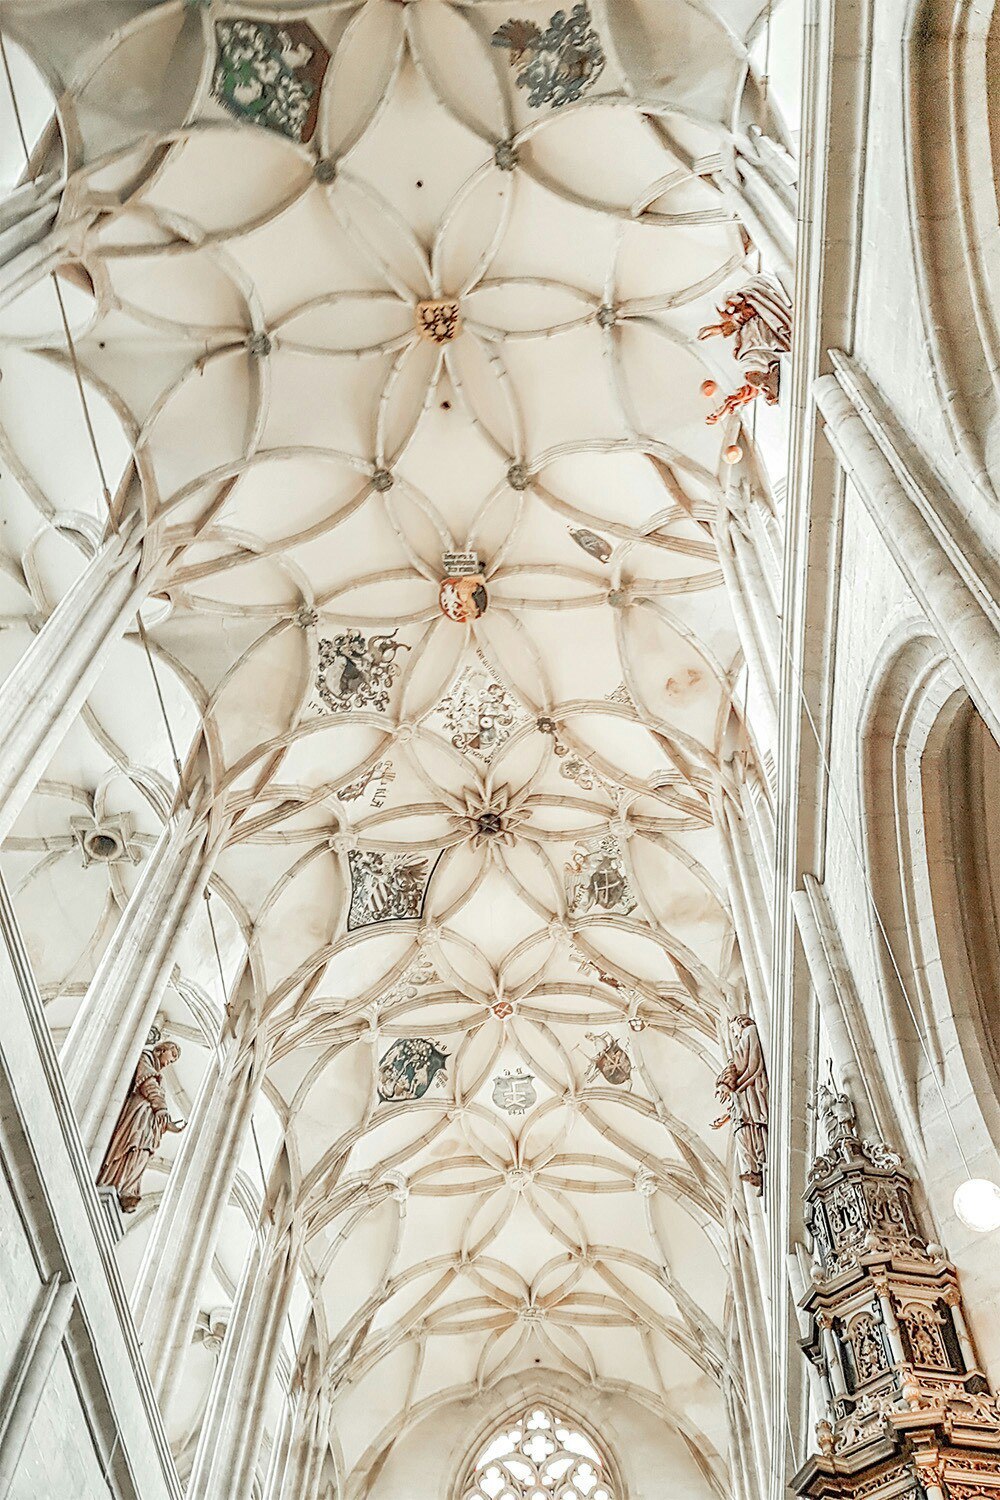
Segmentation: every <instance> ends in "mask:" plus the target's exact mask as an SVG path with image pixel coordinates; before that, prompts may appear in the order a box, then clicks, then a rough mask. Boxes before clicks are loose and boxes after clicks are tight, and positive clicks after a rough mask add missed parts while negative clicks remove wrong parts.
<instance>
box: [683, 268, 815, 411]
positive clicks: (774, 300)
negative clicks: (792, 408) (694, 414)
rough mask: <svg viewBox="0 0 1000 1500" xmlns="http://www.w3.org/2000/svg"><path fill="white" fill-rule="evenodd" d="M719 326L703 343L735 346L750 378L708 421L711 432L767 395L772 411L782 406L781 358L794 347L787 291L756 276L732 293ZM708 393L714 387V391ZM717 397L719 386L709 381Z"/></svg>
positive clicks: (705, 331) (711, 326)
mask: <svg viewBox="0 0 1000 1500" xmlns="http://www.w3.org/2000/svg"><path fill="white" fill-rule="evenodd" d="M717 312H718V314H719V322H718V323H707V324H706V325H705V327H704V328H701V329H699V331H698V337H699V339H710V338H716V337H721V338H725V339H729V338H731V339H732V340H733V354H734V356H735V358H736V362H737V364H738V365H739V366H740V369H741V370H742V371H743V374H744V377H745V378H744V382H743V384H742V385H741V386H740V387H739V388H738V389H737V390H735V391H734V392H733V394H732V395H731V396H727V397H726V399H725V400H724V401H723V403H722V405H721V406H719V407H718V408H717V409H716V410H715V411H713V412H711V413H710V414H709V416H708V417H707V418H706V421H707V422H708V424H709V425H710V426H713V425H714V424H715V423H716V422H719V421H721V420H722V418H723V417H724V416H727V415H728V414H729V413H730V412H734V411H736V410H737V409H738V408H739V407H741V406H747V405H749V403H750V402H751V401H755V400H756V399H757V397H758V396H760V395H763V397H764V400H765V401H766V402H767V404H768V405H769V406H776V405H777V402H778V385H779V380H780V376H781V355H782V354H788V353H789V351H790V350H791V347H792V308H791V304H790V303H789V301H788V298H787V297H786V296H785V294H784V292H783V291H782V289H781V287H780V286H779V285H778V283H777V282H776V281H774V280H773V279H772V278H771V277H770V276H753V277H751V278H750V280H749V281H748V282H747V283H746V285H745V286H744V287H742V288H741V289H740V290H739V291H738V292H733V293H731V295H730V296H728V297H727V298H726V300H725V301H724V302H723V304H722V306H721V307H719V308H718V309H717ZM708 387H711V389H710V390H709V389H708ZM703 389H705V390H706V394H711V395H714V393H715V382H714V381H706V384H705V387H703Z"/></svg>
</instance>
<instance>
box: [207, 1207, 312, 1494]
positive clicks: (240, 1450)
mask: <svg viewBox="0 0 1000 1500" xmlns="http://www.w3.org/2000/svg"><path fill="white" fill-rule="evenodd" d="M289 1204H290V1195H289V1193H288V1191H287V1189H282V1190H281V1191H280V1192H279V1194H278V1197H277V1202H276V1203H275V1206H274V1209H273V1217H272V1218H270V1219H269V1220H268V1222H267V1223H266V1224H264V1225H263V1226H262V1227H261V1228H260V1229H259V1230H258V1232H257V1234H256V1235H255V1236H254V1239H253V1241H252V1243H251V1246H250V1250H249V1253H248V1255H247V1258H246V1263H245V1265H244V1269H243V1275H242V1278H241V1280H240V1287H239V1291H238V1292H237V1295H236V1303H235V1305H234V1307H233V1314H232V1317H231V1318H230V1320H229V1328H228V1330H227V1332H226V1337H225V1340H224V1342H223V1345H222V1355H221V1358H220V1360H219V1364H218V1366H217V1368H216V1372H215V1379H214V1381H213V1383H212V1390H211V1393H210V1395H209V1399H208V1409H207V1411H206V1413H205V1421H204V1424H203V1426H202V1430H201V1436H200V1437H199V1440H198V1450H197V1452H196V1454H195V1460H194V1468H193V1469H192V1471H191V1478H190V1481H189V1484H188V1489H187V1495H186V1500H233V1497H234V1496H243V1495H250V1494H251V1493H252V1489H253V1478H254V1471H255V1468H256V1464H257V1457H258V1454H259V1452H260V1444H261V1439H262V1437H263V1435H264V1434H263V1419H264V1408H265V1405H266V1400H267V1393H268V1387H269V1386H270V1383H271V1380H272V1378H273V1376H274V1373H275V1370H276V1368H277V1362H278V1353H279V1350H280V1348H281V1337H282V1331H283V1329H284V1325H285V1317H286V1314H287V1312H288V1308H289V1304H290V1301H291V1295H292V1288H293V1286H294V1283H295V1273H296V1269H297V1267H298V1260H299V1254H300V1252H301V1249H302V1234H301V1226H300V1225H298V1224H297V1223H295V1222H294V1219H293V1217H292V1215H291V1213H290V1208H289Z"/></svg>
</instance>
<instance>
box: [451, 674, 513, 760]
mask: <svg viewBox="0 0 1000 1500" xmlns="http://www.w3.org/2000/svg"><path fill="white" fill-rule="evenodd" d="M527 718H528V715H527V712H526V711H525V710H524V709H523V708H522V707H521V705H520V703H518V701H517V699H516V698H514V697H513V696H512V694H510V693H509V692H508V691H507V689H506V688H505V687H504V685H503V683H502V682H501V681H500V680H499V678H497V677H496V676H495V675H494V673H493V672H492V671H491V670H490V668H489V667H488V666H487V664H486V662H485V661H484V660H483V658H482V657H478V658H477V660H476V662H475V663H474V664H470V665H469V666H467V667H465V668H463V670H462V671H461V672H460V673H459V675H458V677H457V678H456V679H455V682H454V684H453V685H452V687H451V689H450V690H449V692H448V693H447V695H446V696H445V697H444V698H443V699H442V700H441V704H440V706H439V708H437V709H436V710H435V711H434V713H433V714H432V715H431V721H432V722H433V721H434V720H435V719H437V720H438V721H439V722H440V724H441V728H442V730H443V732H444V734H445V735H446V736H447V738H448V739H449V740H450V741H451V743H452V744H453V745H454V747H455V749H456V750H461V751H464V752H465V753H467V754H470V755H474V756H475V757H476V759H477V760H481V761H487V762H488V761H490V760H492V759H493V756H494V755H495V754H496V752H497V751H498V750H499V749H500V748H501V747H502V746H503V745H505V744H506V743H507V741H508V740H509V739H510V736H511V735H512V734H513V732H514V730H515V729H516V728H517V726H518V725H519V724H521V723H524V722H526V720H527Z"/></svg>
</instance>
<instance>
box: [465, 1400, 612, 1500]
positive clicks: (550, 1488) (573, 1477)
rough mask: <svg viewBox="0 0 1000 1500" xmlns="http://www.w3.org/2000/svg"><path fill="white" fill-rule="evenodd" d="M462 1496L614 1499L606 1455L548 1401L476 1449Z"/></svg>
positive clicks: (478, 1499)
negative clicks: (548, 1404)
mask: <svg viewBox="0 0 1000 1500" xmlns="http://www.w3.org/2000/svg"><path fill="white" fill-rule="evenodd" d="M461 1495H462V1500H620V1496H618V1494H617V1493H616V1490H615V1488H614V1484H613V1481H612V1478H611V1475H610V1473H609V1469H608V1464H607V1460H606V1459H605V1458H604V1456H603V1455H602V1454H601V1452H600V1450H599V1449H598V1448H597V1447H596V1446H595V1444H594V1443H593V1441H592V1440H591V1439H590V1438H588V1437H585V1436H584V1434H583V1433H582V1432H581V1431H580V1430H579V1428H578V1427H576V1426H575V1425H574V1423H573V1422H572V1421H571V1420H570V1419H569V1418H567V1417H564V1416H563V1415H562V1414H561V1413H560V1412H559V1410H558V1409H557V1408H556V1407H554V1406H547V1405H543V1404H541V1403H539V1402H535V1403H533V1404H532V1405H531V1406H528V1407H525V1409H524V1411H523V1412H521V1414H520V1415H519V1416H517V1417H514V1418H510V1419H508V1421H506V1422H505V1423H504V1424H503V1426H502V1427H501V1428H500V1429H499V1431H498V1432H495V1433H494V1434H493V1436H492V1437H491V1438H490V1439H489V1440H488V1441H487V1442H486V1443H485V1444H484V1445H483V1446H482V1447H481V1448H480V1449H479V1451H478V1453H477V1454H476V1456H475V1459H474V1460H473V1462H472V1464H471V1465H470V1467H469V1473H468V1477H467V1479H466V1482H465V1485H464V1486H463V1488H462V1491H461Z"/></svg>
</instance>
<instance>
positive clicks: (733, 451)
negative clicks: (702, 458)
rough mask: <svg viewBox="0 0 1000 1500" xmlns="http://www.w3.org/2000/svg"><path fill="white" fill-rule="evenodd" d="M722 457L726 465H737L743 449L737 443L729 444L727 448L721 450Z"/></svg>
mask: <svg viewBox="0 0 1000 1500" xmlns="http://www.w3.org/2000/svg"><path fill="white" fill-rule="evenodd" d="M722 457H723V458H724V459H725V461H726V463H727V464H738V463H739V461H740V459H741V458H742V457H743V449H742V448H741V447H740V445H739V443H730V445H729V447H728V448H726V449H724V450H723V454H722Z"/></svg>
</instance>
